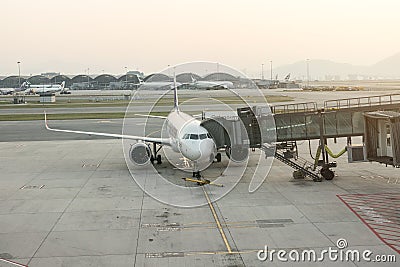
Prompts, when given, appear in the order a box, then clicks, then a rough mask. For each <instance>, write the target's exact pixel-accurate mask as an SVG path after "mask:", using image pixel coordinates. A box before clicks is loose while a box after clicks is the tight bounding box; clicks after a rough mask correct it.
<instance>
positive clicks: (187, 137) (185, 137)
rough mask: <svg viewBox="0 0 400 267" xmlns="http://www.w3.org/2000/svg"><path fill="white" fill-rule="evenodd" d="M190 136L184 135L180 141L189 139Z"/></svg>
mask: <svg viewBox="0 0 400 267" xmlns="http://www.w3.org/2000/svg"><path fill="white" fill-rule="evenodd" d="M189 137H190V135H189V134H185V135H184V136H183V137H182V139H189Z"/></svg>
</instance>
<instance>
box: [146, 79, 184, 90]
mask: <svg viewBox="0 0 400 267" xmlns="http://www.w3.org/2000/svg"><path fill="white" fill-rule="evenodd" d="M181 85H182V84H181V83H179V82H151V81H150V82H149V81H147V82H142V83H141V84H140V89H141V90H170V89H173V88H174V86H176V87H180V86H181Z"/></svg>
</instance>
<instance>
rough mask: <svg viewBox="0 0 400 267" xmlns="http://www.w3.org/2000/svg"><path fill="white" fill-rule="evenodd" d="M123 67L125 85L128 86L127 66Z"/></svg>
mask: <svg viewBox="0 0 400 267" xmlns="http://www.w3.org/2000/svg"><path fill="white" fill-rule="evenodd" d="M124 68H125V86H126V87H127V88H128V67H124Z"/></svg>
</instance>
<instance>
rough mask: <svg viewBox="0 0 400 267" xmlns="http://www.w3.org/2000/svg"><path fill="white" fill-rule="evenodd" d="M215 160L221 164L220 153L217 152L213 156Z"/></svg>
mask: <svg viewBox="0 0 400 267" xmlns="http://www.w3.org/2000/svg"><path fill="white" fill-rule="evenodd" d="M215 159H216V160H217V162H221V153H219V152H218V153H217V155H216V156H215Z"/></svg>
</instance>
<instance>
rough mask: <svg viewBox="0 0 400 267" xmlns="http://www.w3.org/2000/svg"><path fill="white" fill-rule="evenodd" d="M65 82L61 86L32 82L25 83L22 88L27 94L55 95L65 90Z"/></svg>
mask: <svg viewBox="0 0 400 267" xmlns="http://www.w3.org/2000/svg"><path fill="white" fill-rule="evenodd" d="M64 87H65V81H64V82H62V83H61V84H31V83H30V82H28V81H27V82H24V83H23V84H22V85H21V88H24V89H25V93H26V94H40V93H55V92H61V91H63V90H64Z"/></svg>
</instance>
